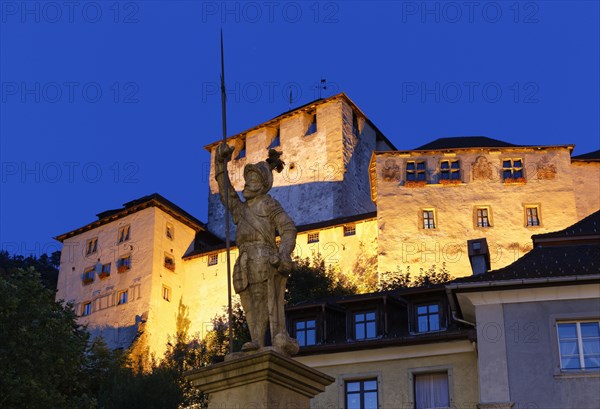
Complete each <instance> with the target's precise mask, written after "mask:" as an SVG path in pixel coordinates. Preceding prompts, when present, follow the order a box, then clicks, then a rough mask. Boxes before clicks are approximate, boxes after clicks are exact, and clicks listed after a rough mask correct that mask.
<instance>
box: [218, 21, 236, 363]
mask: <svg viewBox="0 0 600 409" xmlns="http://www.w3.org/2000/svg"><path fill="white" fill-rule="evenodd" d="M225 100H226V96H225V57H224V52H223V29H221V118H222V119H223V143H227V109H226V106H225ZM223 165H224V166H223V167H224V169H225V172H224V173H223V176H224V179H225V183H224V186H225V193H224V196H225V248H226V249H227V316H228V320H229V325H228V327H229V352H230V353H232V352H233V311H232V309H231V255H230V247H231V243H230V241H229V173H228V171H227V159H225V158H223Z"/></svg>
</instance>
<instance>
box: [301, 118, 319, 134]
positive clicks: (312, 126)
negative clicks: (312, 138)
mask: <svg viewBox="0 0 600 409" xmlns="http://www.w3.org/2000/svg"><path fill="white" fill-rule="evenodd" d="M315 132H317V115H316V114H313V115H312V118H311V120H310V125H308V129H307V130H306V134H304V136H308V135H312V134H314V133H315Z"/></svg>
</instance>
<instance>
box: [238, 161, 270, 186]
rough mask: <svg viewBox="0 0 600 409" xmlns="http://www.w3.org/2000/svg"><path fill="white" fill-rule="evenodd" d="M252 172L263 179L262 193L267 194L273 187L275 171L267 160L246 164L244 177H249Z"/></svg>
mask: <svg viewBox="0 0 600 409" xmlns="http://www.w3.org/2000/svg"><path fill="white" fill-rule="evenodd" d="M251 172H255V173H256V174H258V176H260V178H261V180H262V185H263V188H262V189H261V191H260V194H265V193H267V192H268V191H269V190H271V187H273V172H272V171H271V167H270V166H269V164H268V163H267V162H265V161H263V162H258V163H251V164H248V165H246V166H244V179H247V178H248V175H249V174H250V173H251Z"/></svg>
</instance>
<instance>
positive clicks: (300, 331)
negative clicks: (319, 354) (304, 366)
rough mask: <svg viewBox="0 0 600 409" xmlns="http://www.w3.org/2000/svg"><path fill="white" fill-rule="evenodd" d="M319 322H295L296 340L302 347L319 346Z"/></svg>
mask: <svg viewBox="0 0 600 409" xmlns="http://www.w3.org/2000/svg"><path fill="white" fill-rule="evenodd" d="M316 324H317V321H316V320H314V319H306V320H298V321H295V322H294V331H295V334H296V340H298V345H300V346H301V347H304V346H310V345H316V344H317V325H316Z"/></svg>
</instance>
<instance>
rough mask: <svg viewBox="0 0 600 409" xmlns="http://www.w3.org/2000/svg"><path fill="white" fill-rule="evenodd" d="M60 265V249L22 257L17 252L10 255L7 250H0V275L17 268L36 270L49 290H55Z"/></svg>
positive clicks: (10, 272)
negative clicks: (48, 253) (36, 255)
mask: <svg viewBox="0 0 600 409" xmlns="http://www.w3.org/2000/svg"><path fill="white" fill-rule="evenodd" d="M59 267H60V251H55V252H54V253H52V254H51V255H47V254H42V255H41V256H40V258H39V259H38V258H36V257H35V256H33V255H30V256H28V257H24V256H22V255H19V254H15V255H12V256H11V255H10V254H9V253H8V252H7V251H5V250H3V251H0V275H4V276H5V275H8V274H14V273H16V271H17V270H18V269H23V270H28V269H29V268H33V269H34V270H35V271H37V272H38V273H39V274H40V276H41V278H42V282H43V283H44V285H45V286H46V287H48V288H49V289H51V290H56V284H57V283H58V269H59Z"/></svg>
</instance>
